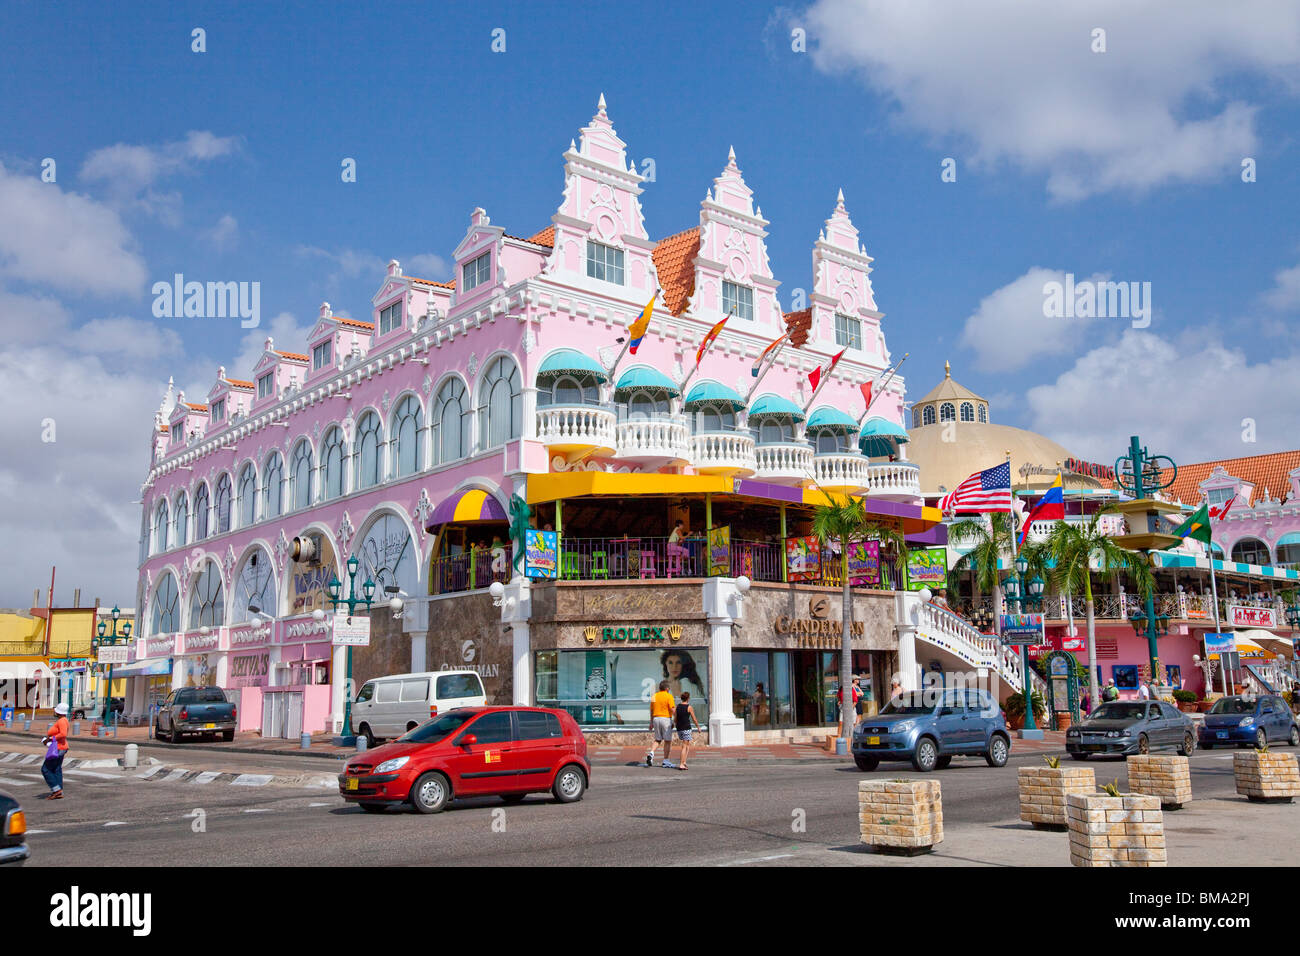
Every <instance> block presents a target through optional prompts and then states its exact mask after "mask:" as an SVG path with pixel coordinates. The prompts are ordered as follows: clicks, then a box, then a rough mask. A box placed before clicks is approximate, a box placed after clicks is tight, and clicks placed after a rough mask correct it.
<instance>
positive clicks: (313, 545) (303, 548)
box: [290, 534, 321, 564]
mask: <svg viewBox="0 0 1300 956" xmlns="http://www.w3.org/2000/svg"><path fill="white" fill-rule="evenodd" d="M290 553H291V554H292V556H293V560H294V561H296V562H297V563H299V564H320V556H321V536H320V535H319V534H308V535H303V536H301V537H295V538H294V539H293V546H292V548H291V550H290Z"/></svg>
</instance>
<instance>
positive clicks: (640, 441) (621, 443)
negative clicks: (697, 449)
mask: <svg viewBox="0 0 1300 956" xmlns="http://www.w3.org/2000/svg"><path fill="white" fill-rule="evenodd" d="M614 454H615V456H616V457H618V458H625V459H627V460H628V461H642V462H652V461H654V462H676V461H680V462H684V461H687V460H688V459H689V458H690V456H691V434H690V429H689V428H688V427H687V425H686V420H685V419H684V418H682V417H680V416H677V415H664V416H660V417H657V418H640V419H634V420H629V421H622V422H619V423H618V424H617V425H615V426H614Z"/></svg>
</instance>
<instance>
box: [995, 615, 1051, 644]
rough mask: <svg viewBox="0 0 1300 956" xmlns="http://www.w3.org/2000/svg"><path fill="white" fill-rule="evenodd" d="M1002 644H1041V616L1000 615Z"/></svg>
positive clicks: (1042, 639)
mask: <svg viewBox="0 0 1300 956" xmlns="http://www.w3.org/2000/svg"><path fill="white" fill-rule="evenodd" d="M1000 618H1001V625H1002V626H1001V628H1000V629H999V632H1000V633H1001V635H1002V643H1003V644H1043V643H1046V639H1045V638H1044V636H1043V615H1041V614H1003V615H1000Z"/></svg>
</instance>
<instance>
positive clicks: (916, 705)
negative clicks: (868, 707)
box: [880, 692, 935, 714]
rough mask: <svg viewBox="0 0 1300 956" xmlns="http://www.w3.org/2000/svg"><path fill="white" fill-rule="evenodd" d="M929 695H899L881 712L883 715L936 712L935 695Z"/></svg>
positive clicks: (919, 693)
mask: <svg viewBox="0 0 1300 956" xmlns="http://www.w3.org/2000/svg"><path fill="white" fill-rule="evenodd" d="M926 697H927V695H926V694H924V693H921V692H918V693H915V694H899V695H898V696H897V697H895V698H894V699H893V700H891V701H890V702H889V703H888V704H886V705H885V706H884V709H883V710H881V711H880V712H881V713H882V714H928V713H930V712H931V711H932V710H934V703H935V702H934V695H933V694H931V695H929V698H930V699H929V701H928V702H927V700H926Z"/></svg>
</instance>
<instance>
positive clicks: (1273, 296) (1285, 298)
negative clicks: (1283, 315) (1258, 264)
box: [1264, 266, 1300, 312]
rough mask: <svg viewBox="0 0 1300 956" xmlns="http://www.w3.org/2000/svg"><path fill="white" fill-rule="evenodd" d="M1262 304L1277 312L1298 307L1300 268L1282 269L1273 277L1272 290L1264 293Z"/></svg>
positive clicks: (1299, 304)
mask: <svg viewBox="0 0 1300 956" xmlns="http://www.w3.org/2000/svg"><path fill="white" fill-rule="evenodd" d="M1264 302H1265V303H1266V304H1267V305H1268V306H1269V307H1270V308H1273V309H1277V310H1278V311H1279V312H1286V311H1289V310H1291V309H1294V308H1296V307H1297V306H1300V266H1292V267H1291V268H1290V269H1283V270H1281V271H1280V272H1278V273H1277V274H1276V275H1274V276H1273V288H1271V289H1269V290H1268V291H1267V292H1265V293H1264Z"/></svg>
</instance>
